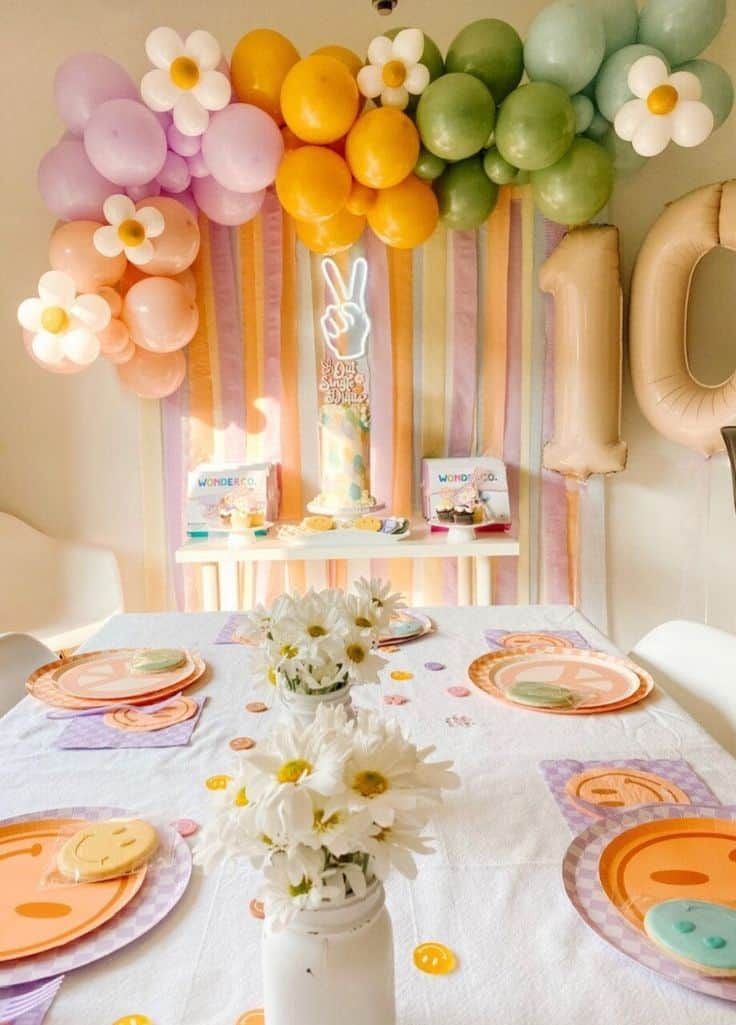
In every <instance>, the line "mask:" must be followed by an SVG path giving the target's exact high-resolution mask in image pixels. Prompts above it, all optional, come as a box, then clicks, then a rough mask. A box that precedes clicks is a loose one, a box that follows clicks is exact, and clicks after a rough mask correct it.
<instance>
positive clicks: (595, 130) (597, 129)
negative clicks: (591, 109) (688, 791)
mask: <svg viewBox="0 0 736 1025" xmlns="http://www.w3.org/2000/svg"><path fill="white" fill-rule="evenodd" d="M610 127H611V122H610V121H607V120H606V119H605V118H604V116H603V115H602V114H594V116H593V120H592V121H591V122H590V127H589V128H588V131H587V132H586V133H585V134H586V135H587V136H588V138H589V139H592V140H593V142H600V141H601V140H602V139H603V138H604V137H605V136H606V134H607V132H608V129H609V128H610Z"/></svg>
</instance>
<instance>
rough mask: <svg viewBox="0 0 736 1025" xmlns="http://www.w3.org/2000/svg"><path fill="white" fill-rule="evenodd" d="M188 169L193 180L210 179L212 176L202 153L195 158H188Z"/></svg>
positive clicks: (196, 154)
mask: <svg viewBox="0 0 736 1025" xmlns="http://www.w3.org/2000/svg"><path fill="white" fill-rule="evenodd" d="M187 167H188V168H189V173H190V174H191V176H192V178H209V176H210V172H209V169H208V167H207V164H205V162H204V157H203V156H202V154H201V153H195V154H194V156H193V157H187Z"/></svg>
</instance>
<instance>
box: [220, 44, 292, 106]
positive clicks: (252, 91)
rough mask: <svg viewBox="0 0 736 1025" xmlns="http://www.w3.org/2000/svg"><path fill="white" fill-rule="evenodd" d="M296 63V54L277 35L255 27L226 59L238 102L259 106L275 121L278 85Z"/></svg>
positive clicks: (289, 45)
mask: <svg viewBox="0 0 736 1025" xmlns="http://www.w3.org/2000/svg"><path fill="white" fill-rule="evenodd" d="M298 60H299V51H298V50H297V49H296V48H295V47H294V46H293V45H292V43H290V42H289V40H288V39H287V38H286V36H282V35H281V33H280V32H274V31H273V30H272V29H270V28H258V29H254V30H253V32H248V33H246V35H244V36H243V37H242V39H240V40H239V42H238V43H237V44H236V46H235V49H234V50H233V55H232V57H231V59H230V78H231V79H232V83H233V89H234V91H235V95H236V96H237V97H238V99H239V100H240V101H241V102H242V103H252V104H253V106H254V107H260V109H261V110H265V111H266V113H267V114H270V115H271V117H272V118H273V119H274V120H275V121H276V122H277V124H280V125H281V124H283V123H284V117H283V114H282V113H281V86H282V85H283V84H284V79H285V78H286V75H287V73H288V72H289V70H290V69H291V68H293V66H294V65H295V64H296V63H297V61H298Z"/></svg>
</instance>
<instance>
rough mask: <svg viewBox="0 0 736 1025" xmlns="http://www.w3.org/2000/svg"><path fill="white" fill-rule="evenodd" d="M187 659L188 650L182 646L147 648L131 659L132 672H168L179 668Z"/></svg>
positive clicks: (145, 674)
mask: <svg viewBox="0 0 736 1025" xmlns="http://www.w3.org/2000/svg"><path fill="white" fill-rule="evenodd" d="M186 660H187V653H186V651H182V650H181V649H180V648H147V649H146V650H145V651H138V652H136V654H135V655H134V656H133V658H132V659H131V660H130V671H131V673H139V674H140V675H141V676H147V675H148V674H149V673H168V672H170V670H172V669H179V667H180V666H183V665H184V663H185V662H186Z"/></svg>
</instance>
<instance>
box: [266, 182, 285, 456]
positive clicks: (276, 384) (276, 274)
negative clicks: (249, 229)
mask: <svg viewBox="0 0 736 1025" xmlns="http://www.w3.org/2000/svg"><path fill="white" fill-rule="evenodd" d="M262 218H263V292H264V297H263V391H264V395H263V398H264V405H263V407H262V412H263V415H264V418H265V427H264V431H263V454H264V457H265V459H266V460H267V461H270V462H278V461H279V459H280V456H281V418H280V404H281V290H282V285H283V259H282V239H281V235H282V224H283V222H282V213H281V207H280V205H279V201H278V199H277V197H276V195H275V193H273V192H271V191H269V192H267V193H266V199H265V201H264V204H263V211H262Z"/></svg>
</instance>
